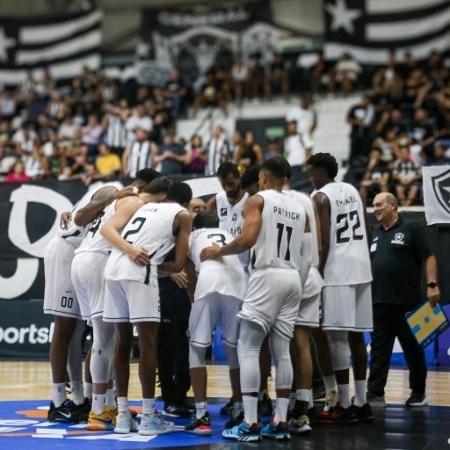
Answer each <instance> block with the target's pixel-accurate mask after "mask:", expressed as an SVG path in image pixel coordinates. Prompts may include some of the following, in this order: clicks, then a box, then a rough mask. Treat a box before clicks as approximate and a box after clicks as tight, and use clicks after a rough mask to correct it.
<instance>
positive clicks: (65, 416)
mask: <svg viewBox="0 0 450 450" xmlns="http://www.w3.org/2000/svg"><path fill="white" fill-rule="evenodd" d="M47 419H48V421H49V422H65V423H67V422H69V423H78V422H79V416H78V414H77V406H76V405H75V403H74V402H73V401H72V400H69V399H68V398H66V400H64V402H63V403H62V404H61V406H59V407H58V408H57V407H56V406H55V404H54V403H53V402H51V403H50V409H49V410H48V415H47Z"/></svg>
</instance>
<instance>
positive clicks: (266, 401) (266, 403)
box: [258, 392, 273, 417]
mask: <svg viewBox="0 0 450 450" xmlns="http://www.w3.org/2000/svg"><path fill="white" fill-rule="evenodd" d="M272 412H273V406H272V400H271V399H270V397H269V394H267V392H265V393H264V396H263V398H262V400H258V414H259V416H260V417H268V416H271V415H272Z"/></svg>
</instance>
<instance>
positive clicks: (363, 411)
mask: <svg viewBox="0 0 450 450" xmlns="http://www.w3.org/2000/svg"><path fill="white" fill-rule="evenodd" d="M350 408H352V409H353V412H354V414H355V416H356V418H357V419H358V422H363V423H370V422H373V421H374V420H375V416H374V415H373V410H372V407H371V406H370V405H369V403H365V404H364V405H362V406H356V405H352V406H350Z"/></svg>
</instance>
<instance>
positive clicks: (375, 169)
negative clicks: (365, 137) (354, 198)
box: [359, 147, 389, 201]
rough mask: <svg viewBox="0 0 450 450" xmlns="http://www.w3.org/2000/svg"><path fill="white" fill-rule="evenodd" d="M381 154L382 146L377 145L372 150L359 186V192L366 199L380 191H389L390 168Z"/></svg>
mask: <svg viewBox="0 0 450 450" xmlns="http://www.w3.org/2000/svg"><path fill="white" fill-rule="evenodd" d="M381 156H382V151H381V149H380V148H377V147H375V148H373V149H372V151H371V152H370V157H369V164H368V166H367V170H366V173H365V174H364V176H363V179H362V181H361V185H360V188H359V193H360V195H361V198H362V199H363V200H364V201H367V200H368V199H371V198H372V197H373V196H374V195H376V194H378V193H380V192H388V183H389V168H388V167H387V165H386V163H384V162H383V161H382V159H381Z"/></svg>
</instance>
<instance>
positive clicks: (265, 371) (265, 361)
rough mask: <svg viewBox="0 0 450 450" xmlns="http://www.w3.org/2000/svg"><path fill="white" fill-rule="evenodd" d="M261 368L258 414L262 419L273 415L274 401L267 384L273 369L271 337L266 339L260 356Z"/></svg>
mask: <svg viewBox="0 0 450 450" xmlns="http://www.w3.org/2000/svg"><path fill="white" fill-rule="evenodd" d="M259 367H260V371H261V385H260V387H259V394H258V414H259V415H260V416H262V417H265V416H271V415H272V410H273V406H272V400H271V399H270V397H269V389H268V386H267V382H268V379H269V376H270V370H271V367H272V356H271V354H270V346H269V336H266V338H265V339H264V342H263V345H262V347H261V352H260V354H259Z"/></svg>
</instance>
